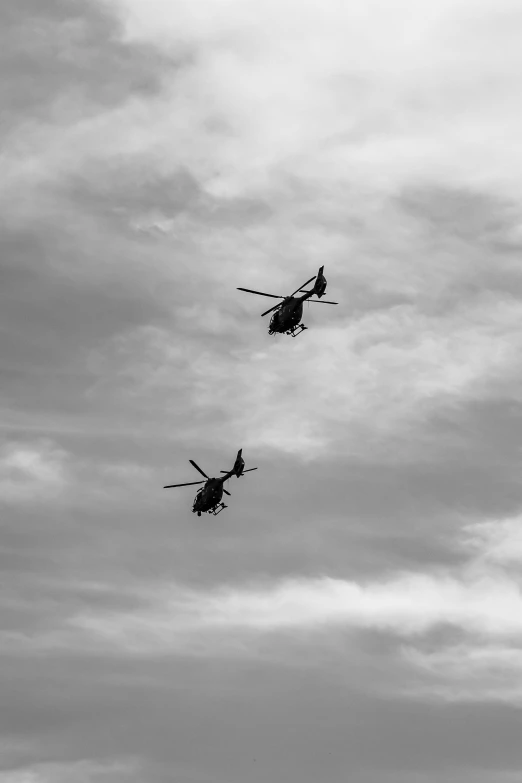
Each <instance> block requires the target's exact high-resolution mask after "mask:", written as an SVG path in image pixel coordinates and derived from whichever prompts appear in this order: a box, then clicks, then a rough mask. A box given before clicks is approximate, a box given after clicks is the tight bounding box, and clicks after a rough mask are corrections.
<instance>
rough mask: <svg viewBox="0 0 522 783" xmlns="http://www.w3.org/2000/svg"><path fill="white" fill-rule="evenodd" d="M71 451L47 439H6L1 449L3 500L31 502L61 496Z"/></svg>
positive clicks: (0, 464)
mask: <svg viewBox="0 0 522 783" xmlns="http://www.w3.org/2000/svg"><path fill="white" fill-rule="evenodd" d="M67 460H68V455H67V453H66V452H65V451H63V450H62V449H60V448H59V447H57V446H56V445H55V444H54V443H52V442H51V441H47V440H41V441H37V442H35V443H28V444H24V443H16V442H14V443H5V444H4V445H3V446H2V448H1V450H0V501H3V502H5V503H25V502H28V503H31V502H34V501H39V500H50V499H54V498H56V497H58V496H59V495H60V494H61V493H62V492H63V491H64V489H65V488H66V486H67V481H68V476H67V470H68V466H67Z"/></svg>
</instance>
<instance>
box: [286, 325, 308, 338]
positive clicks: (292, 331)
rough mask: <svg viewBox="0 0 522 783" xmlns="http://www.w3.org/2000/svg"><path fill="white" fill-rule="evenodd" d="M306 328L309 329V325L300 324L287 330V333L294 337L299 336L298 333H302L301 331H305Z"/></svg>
mask: <svg viewBox="0 0 522 783" xmlns="http://www.w3.org/2000/svg"><path fill="white" fill-rule="evenodd" d="M305 329H308V327H307V326H305V325H304V324H298V325H297V326H292V328H291V329H289V330H288V331H287V332H285V334H290V335H292V337H297V335H298V334H301V332H304V330H305Z"/></svg>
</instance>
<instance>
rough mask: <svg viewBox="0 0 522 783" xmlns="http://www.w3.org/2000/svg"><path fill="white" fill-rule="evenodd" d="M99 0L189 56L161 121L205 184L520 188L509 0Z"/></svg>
mask: <svg viewBox="0 0 522 783" xmlns="http://www.w3.org/2000/svg"><path fill="white" fill-rule="evenodd" d="M103 2H104V4H105V5H109V6H110V7H114V8H117V9H118V10H119V12H120V13H121V16H122V19H123V20H124V23H125V35H126V39H127V40H130V41H144V40H145V41H148V42H152V43H155V44H157V45H159V46H162V47H164V48H165V49H166V50H167V51H169V52H170V53H175V54H184V53H189V54H190V55H192V60H191V67H190V69H188V70H187V72H186V74H184V75H181V76H180V75H179V74H178V75H177V76H176V91H175V93H172V95H171V97H170V101H171V111H170V113H168V112H167V113H165V114H163V113H162V114H163V116H161V114H160V113H159V112H158V113H156V118H155V119H156V120H157V121H159V124H158V122H155V123H153V126H154V131H152V133H154V134H155V135H156V139H157V140H159V139H158V131H159V132H160V133H162V134H163V133H166V129H167V125H168V126H169V131H171V133H172V134H173V136H171V139H172V138H173V139H174V140H175V141H176V142H177V143H174V144H173V143H171V145H170V146H171V151H170V152H169V151H168V150H167V149H166V148H164V149H163V152H164V153H165V154H166V155H167V160H168V159H172V155H173V154H174V155H175V154H176V153H175V152H174V153H173V152H172V149H176V147H177V148H178V149H179V148H180V147H179V144H181V148H182V149H183V154H184V158H185V161H186V163H187V165H188V166H189V167H190V168H192V169H193V170H194V171H195V172H196V173H197V176H198V178H201V179H202V180H203V181H205V183H206V187H207V189H208V190H209V191H210V192H213V193H216V194H217V193H219V194H221V195H225V194H226V195H233V194H245V193H247V192H259V191H263V190H266V189H270V188H271V187H273V186H274V185H276V184H278V185H279V186H281V185H282V182H283V181H284V177H285V175H288V174H297V175H298V176H304V177H314V178H318V179H319V180H320V181H323V182H325V181H326V182H330V183H333V182H336V183H338V182H339V181H340V180H344V181H350V182H352V183H354V182H357V183H360V184H363V183H368V182H370V183H371V187H374V188H377V189H380V188H383V189H384V190H389V189H392V190H395V189H397V188H400V187H401V186H402V185H404V184H406V183H408V182H410V181H418V180H419V179H422V180H424V181H425V180H430V179H433V180H434V181H437V182H440V181H441V180H443V181H444V182H446V183H453V184H455V185H463V184H464V185H467V186H471V185H472V186H476V187H493V188H495V189H500V190H503V191H511V192H513V191H515V192H519V191H520V183H519V181H518V178H517V176H516V169H517V167H516V163H515V162H516V161H517V160H520V150H519V145H518V137H519V135H520V130H521V124H522V115H521V113H520V112H519V111H518V107H517V103H516V95H517V90H518V87H517V80H516V78H514V76H513V75H514V74H516V73H517V72H518V71H519V70H520V66H521V60H522V55H521V53H520V50H519V47H518V46H517V45H516V41H515V40H514V39H513V34H512V30H513V28H514V27H516V25H517V23H518V25H520V21H521V20H520V16H517V12H518V13H519V8H518V9H517V6H516V4H514V3H513V2H512V0H504V1H503V2H500V3H499V2H493V0H482V2H476V1H472V0H457V2H455V1H453V2H450V1H449V0H446V1H445V2H442V3H438V4H436V5H434V4H433V3H429V2H428V1H427V0H402V2H400V3H394V4H393V5H390V4H389V3H386V2H384V1H383V0H375V1H374V2H369V3H365V5H364V7H361V6H360V4H359V3H356V2H354V1H353V0H352V1H351V2H350V1H349V2H345V3H342V2H339V0H327V2H326V3H317V2H314V0H310V2H305V3H301V2H297V1H296V0H284V2H276V1H275V0H270V2H266V3H263V6H262V7H260V6H259V4H257V3H255V2H254V0H241V2H239V1H236V2H215V0H199V2H197V3H193V2H190V0H176V1H175V2H169V1H168V0H154V1H151V0H112V2H110V0H103ZM174 107H175V108H174ZM167 117H170V118H169V119H168V120H167V119H166V118H167ZM198 120H200V121H199V122H198ZM187 128H190V129H191V135H190V137H189V136H188V135H187V134H186V132H184V131H183V129H187ZM218 128H219V129H220V130H216V129H218ZM514 164H515V165H514Z"/></svg>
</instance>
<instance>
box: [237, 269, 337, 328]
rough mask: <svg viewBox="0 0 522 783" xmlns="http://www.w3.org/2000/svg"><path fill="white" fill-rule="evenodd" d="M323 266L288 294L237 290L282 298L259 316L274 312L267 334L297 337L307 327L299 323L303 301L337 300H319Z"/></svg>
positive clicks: (323, 282) (322, 289)
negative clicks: (300, 294)
mask: <svg viewBox="0 0 522 783" xmlns="http://www.w3.org/2000/svg"><path fill="white" fill-rule="evenodd" d="M323 270H324V266H321V267H319V272H318V273H317V277H315V278H314V277H311V278H310V280H307V281H306V283H305V284H304V285H302V286H300V287H299V288H297V289H296V290H295V291H294V293H293V294H291V295H290V296H276V295H275V294H265V293H263V291H253V290H252V289H251V288H238V289H237V290H238V291H246V292H247V293H249V294H258V295H259V296H270V297H272V299H282V300H283V301H282V302H279V303H278V304H276V305H274V307H271V308H270V310H266V311H265V312H264V313H261V317H263V316H265V315H268V313H272V312H273V313H274V314H273V316H272V318H271V319H270V325H269V327H268V334H289V335H292V337H297V335H298V334H301V332H303V331H304V330H305V329H307V328H308V327H307V326H305V325H304V324H302V323H301V318H302V317H303V302H305V301H306V300H308V301H309V302H312V303H314V304H332V305H336V304H338V302H326V301H324V302H323V301H321V297H322V296H324V294H325V292H326V278H325V276H324V274H323ZM314 279H315V283H314V287H313V288H312V290H311V291H307V290H306V286H307V285H308V284H309V283H311V282H312V280H314ZM300 291H304V293H303V295H302V296H296V294H297V293H299V292H300ZM314 295H315V296H318V297H319V299H311V298H310V297H312V296H314Z"/></svg>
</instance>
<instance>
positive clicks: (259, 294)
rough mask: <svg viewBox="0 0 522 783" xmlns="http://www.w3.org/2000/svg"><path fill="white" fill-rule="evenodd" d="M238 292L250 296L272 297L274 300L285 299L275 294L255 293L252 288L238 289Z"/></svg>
mask: <svg viewBox="0 0 522 783" xmlns="http://www.w3.org/2000/svg"><path fill="white" fill-rule="evenodd" d="M237 290H238V291H246V292H247V293H248V294H257V295H258V296H270V297H271V298H272V299H284V296H276V295H275V294H265V293H263V291H253V290H252V288H238V289H237Z"/></svg>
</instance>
